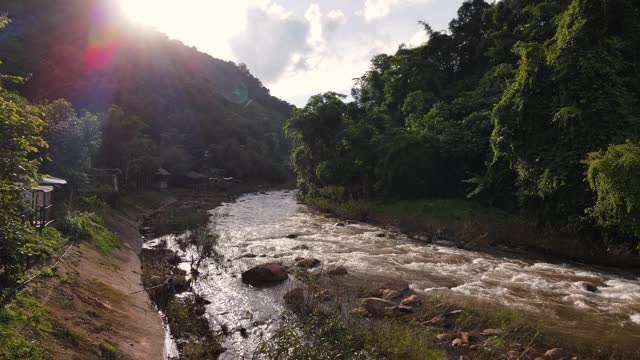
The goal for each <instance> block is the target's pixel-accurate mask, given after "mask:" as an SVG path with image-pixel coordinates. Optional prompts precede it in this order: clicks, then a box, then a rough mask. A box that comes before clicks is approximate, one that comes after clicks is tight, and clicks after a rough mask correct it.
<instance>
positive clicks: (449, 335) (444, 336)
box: [436, 334, 451, 341]
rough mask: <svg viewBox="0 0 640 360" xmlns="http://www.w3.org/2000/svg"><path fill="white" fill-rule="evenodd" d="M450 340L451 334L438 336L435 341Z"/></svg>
mask: <svg viewBox="0 0 640 360" xmlns="http://www.w3.org/2000/svg"><path fill="white" fill-rule="evenodd" d="M450 338H451V334H438V335H436V339H438V340H440V341H447V340H449V339H450Z"/></svg>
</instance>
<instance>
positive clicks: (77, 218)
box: [59, 212, 120, 254]
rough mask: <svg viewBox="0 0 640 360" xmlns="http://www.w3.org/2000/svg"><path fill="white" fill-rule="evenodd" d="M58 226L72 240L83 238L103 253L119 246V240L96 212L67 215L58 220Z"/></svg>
mask: <svg viewBox="0 0 640 360" xmlns="http://www.w3.org/2000/svg"><path fill="white" fill-rule="evenodd" d="M59 228H60V230H61V231H63V232H64V233H65V234H66V235H67V236H69V237H71V238H72V239H74V240H84V241H87V242H89V243H91V244H93V245H95V246H97V247H98V249H100V251H101V252H102V253H103V254H109V253H111V252H112V251H113V250H115V249H119V248H120V240H119V239H118V238H117V237H116V236H115V235H114V234H113V233H112V232H111V231H110V230H109V229H107V228H106V227H105V226H104V224H103V221H102V218H100V216H99V215H97V214H96V213H90V212H85V213H79V214H75V215H71V216H67V218H65V219H64V220H63V221H61V222H60V224H59Z"/></svg>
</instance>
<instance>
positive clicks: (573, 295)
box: [196, 192, 640, 359]
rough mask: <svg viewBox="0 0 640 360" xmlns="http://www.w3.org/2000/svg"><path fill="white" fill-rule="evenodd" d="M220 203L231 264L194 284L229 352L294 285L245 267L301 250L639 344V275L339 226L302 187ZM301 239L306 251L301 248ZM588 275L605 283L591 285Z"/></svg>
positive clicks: (262, 333) (271, 323) (260, 333)
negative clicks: (306, 201) (266, 282)
mask: <svg viewBox="0 0 640 360" xmlns="http://www.w3.org/2000/svg"><path fill="white" fill-rule="evenodd" d="M216 212H217V213H219V214H221V215H220V216H218V220H217V228H218V231H220V232H221V233H222V234H223V237H222V240H221V244H220V249H221V252H222V254H223V255H224V257H225V259H226V260H225V264H226V266H225V267H224V268H220V267H219V266H217V265H215V264H213V263H211V264H209V266H208V268H207V269H206V271H205V274H204V275H203V278H202V280H201V281H199V282H198V284H197V286H196V288H197V291H198V292H200V293H201V294H203V295H204V296H205V297H206V298H207V299H208V300H209V301H211V304H210V305H208V308H207V311H208V316H209V319H210V320H211V323H212V324H213V326H214V327H216V328H218V329H224V330H225V331H226V332H228V333H231V335H230V336H228V337H227V339H228V340H227V344H226V346H227V347H228V348H229V351H228V352H227V353H226V354H225V355H224V356H223V358H228V359H237V358H243V357H245V358H251V356H252V355H253V351H254V350H255V348H256V346H257V345H258V344H259V343H260V341H261V340H262V339H264V338H266V337H268V336H269V335H270V333H271V331H272V330H273V329H274V328H275V327H276V325H277V322H278V318H279V316H280V314H281V312H282V311H283V306H282V304H281V299H282V295H283V294H284V293H286V291H287V290H288V289H290V288H292V287H293V286H294V285H293V284H292V283H291V282H292V281H293V280H290V281H288V282H285V283H283V284H281V285H279V286H277V287H274V288H266V289H256V288H252V287H249V286H247V285H244V284H242V282H241V281H240V276H239V275H240V272H241V271H242V270H246V269H247V268H249V267H251V266H253V265H256V264H260V263H264V262H269V261H282V262H284V263H285V264H287V263H292V262H293V261H294V259H295V258H296V257H299V256H312V257H315V258H318V259H319V260H321V261H322V263H323V265H324V266H331V265H342V266H344V267H346V268H347V269H348V270H349V272H350V273H353V274H361V275H362V276H385V277H392V278H403V279H404V280H406V281H408V282H409V283H410V284H411V288H412V289H413V290H415V291H417V292H422V293H438V294H441V295H444V296H452V297H456V298H459V297H471V298H476V299H480V300H486V301H488V302H490V303H496V304H503V305H508V306H513V307H518V308H522V309H525V310H531V311H532V312H534V313H536V314H539V316H540V318H541V319H543V320H544V321H545V324H546V325H547V326H549V327H552V326H555V327H560V328H562V327H564V328H565V331H566V332H571V333H572V334H573V335H576V334H580V333H583V335H584V336H585V337H589V336H602V335H603V334H608V335H612V336H615V337H616V338H620V337H622V338H624V339H626V340H625V341H624V342H625V343H628V344H633V343H636V344H637V343H640V278H639V277H638V275H637V274H632V273H626V272H624V271H619V270H616V269H611V268H595V267H592V266H582V265H580V264H563V263H551V262H545V261H540V260H534V259H528V258H526V257H521V256H515V255H513V254H507V253H503V254H500V253H493V254H487V253H482V252H475V251H469V250H463V249H458V248H455V247H449V246H446V245H448V244H447V243H446V242H442V243H441V245H438V244H431V245H426V244H422V243H419V242H415V241H413V240H411V239H409V238H407V237H406V236H405V235H403V234H399V233H394V232H389V231H385V230H383V229H381V228H378V227H374V226H371V225H367V224H362V223H357V224H346V226H336V220H335V219H331V218H329V217H325V216H323V215H319V214H317V213H314V212H312V211H310V210H308V209H307V208H306V207H305V206H304V205H301V204H298V203H297V201H296V198H295V193H294V192H270V193H266V194H264V193H263V194H249V195H246V196H243V197H242V198H240V199H239V200H238V201H237V202H235V203H229V204H223V205H222V206H221V207H220V208H218V209H216ZM289 234H296V235H298V237H297V238H295V239H290V238H287V235H289ZM383 234H384V237H383ZM303 244H304V245H306V246H307V247H308V250H294V248H296V247H297V246H300V245H303ZM247 256H256V257H247ZM586 283H588V284H592V285H595V286H597V287H598V289H597V291H595V292H591V291H588V290H586V289H585V284H586ZM242 328H244V329H247V331H246V332H245V331H241V329H242ZM599 334H600V335H599Z"/></svg>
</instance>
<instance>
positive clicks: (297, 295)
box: [284, 288, 305, 306]
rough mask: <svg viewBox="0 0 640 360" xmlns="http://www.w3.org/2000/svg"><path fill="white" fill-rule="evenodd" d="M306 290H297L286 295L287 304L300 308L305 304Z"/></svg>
mask: <svg viewBox="0 0 640 360" xmlns="http://www.w3.org/2000/svg"><path fill="white" fill-rule="evenodd" d="M304 299H305V290H304V289H303V288H295V289H293V290H291V291H289V292H287V293H286V294H285V295H284V302H285V304H289V305H295V306H300V305H304V303H305V300H304Z"/></svg>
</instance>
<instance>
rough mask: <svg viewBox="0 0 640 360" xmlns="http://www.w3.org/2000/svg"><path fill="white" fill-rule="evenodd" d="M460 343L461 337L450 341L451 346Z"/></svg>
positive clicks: (456, 345) (457, 345)
mask: <svg viewBox="0 0 640 360" xmlns="http://www.w3.org/2000/svg"><path fill="white" fill-rule="evenodd" d="M460 345H462V339H459V338H456V339H454V340H453V341H452V342H451V346H452V347H459V346H460Z"/></svg>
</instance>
